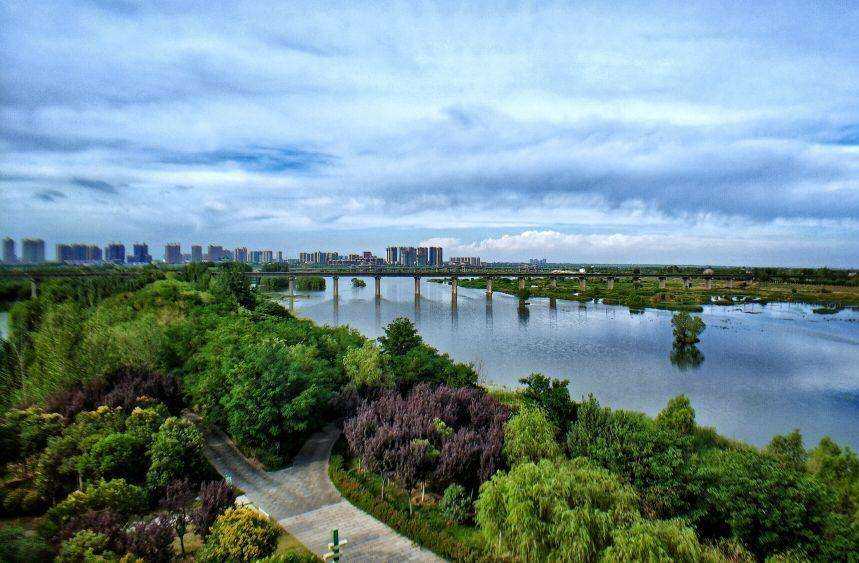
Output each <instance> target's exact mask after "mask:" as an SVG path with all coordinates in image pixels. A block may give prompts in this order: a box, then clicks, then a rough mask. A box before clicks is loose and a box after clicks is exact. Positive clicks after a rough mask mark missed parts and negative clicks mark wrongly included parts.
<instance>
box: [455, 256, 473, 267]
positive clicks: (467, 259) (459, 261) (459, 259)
mask: <svg viewBox="0 0 859 563" xmlns="http://www.w3.org/2000/svg"><path fill="white" fill-rule="evenodd" d="M450 263H451V265H452V266H471V267H477V268H479V267H480V257H479V256H456V257H454V258H451V259H450Z"/></svg>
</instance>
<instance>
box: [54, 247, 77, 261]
mask: <svg viewBox="0 0 859 563" xmlns="http://www.w3.org/2000/svg"><path fill="white" fill-rule="evenodd" d="M54 255H55V256H56V257H57V262H60V263H61V264H62V263H65V262H71V261H72V260H74V259H75V255H74V253H73V252H72V245H70V244H65V243H57V244H56V245H55V246H54Z"/></svg>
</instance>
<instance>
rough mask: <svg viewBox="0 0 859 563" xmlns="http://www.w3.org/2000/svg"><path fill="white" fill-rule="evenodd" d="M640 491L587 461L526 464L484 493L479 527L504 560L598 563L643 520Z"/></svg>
mask: <svg viewBox="0 0 859 563" xmlns="http://www.w3.org/2000/svg"><path fill="white" fill-rule="evenodd" d="M636 504H637V499H636V495H635V491H633V489H632V488H631V487H630V486H628V485H623V484H621V482H620V481H619V480H618V478H617V477H616V476H615V475H613V474H612V473H609V472H608V471H606V470H605V469H603V468H601V467H598V466H596V465H594V464H593V463H592V462H591V461H589V460H587V459H585V458H577V459H574V460H563V461H562V460H548V459H543V460H540V461H539V462H538V463H536V464H535V463H531V462H528V463H521V464H519V465H517V466H515V467H514V468H513V469H511V470H510V472H509V473H505V472H503V471H500V472H498V473H497V474H495V476H493V477H492V479H490V480H489V481H487V482H486V483H484V484H483V486H482V487H481V488H480V496H479V498H478V499H477V503H476V505H475V506H476V509H477V516H476V520H477V523H478V524H479V525H480V528H481V531H482V532H483V535H484V537H485V538H486V542H487V544H489V545H491V546H492V549H493V550H494V551H495V553H496V554H498V555H499V556H501V557H506V556H508V555H513V556H514V557H516V558H520V559H522V560H524V561H546V560H555V561H593V560H595V559H596V557H597V555H598V554H599V553H600V551H602V550H603V549H604V548H605V547H607V546H608V545H610V544H611V542H612V535H613V533H614V531H615V530H616V529H617V528H621V527H625V526H627V525H629V524H630V523H632V522H633V521H635V520H636V519H637V518H638V511H637V509H636Z"/></svg>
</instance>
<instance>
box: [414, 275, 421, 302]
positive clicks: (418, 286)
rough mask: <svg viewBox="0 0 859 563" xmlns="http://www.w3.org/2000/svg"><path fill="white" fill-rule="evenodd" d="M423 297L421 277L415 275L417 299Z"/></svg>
mask: <svg viewBox="0 0 859 563" xmlns="http://www.w3.org/2000/svg"><path fill="white" fill-rule="evenodd" d="M420 298H421V277H420V276H415V299H420Z"/></svg>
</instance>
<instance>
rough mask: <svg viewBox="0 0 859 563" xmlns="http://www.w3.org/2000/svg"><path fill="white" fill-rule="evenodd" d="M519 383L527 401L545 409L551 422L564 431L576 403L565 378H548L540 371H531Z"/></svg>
mask: <svg viewBox="0 0 859 563" xmlns="http://www.w3.org/2000/svg"><path fill="white" fill-rule="evenodd" d="M519 383H521V384H522V385H524V386H525V391H524V392H523V393H522V396H523V398H524V399H525V401H526V402H527V403H531V404H533V405H535V406H538V407H540V408H542V409H543V410H545V411H546V414H548V415H549V419H550V420H551V421H552V424H554V425H555V427H556V428H557V429H558V430H559V431H560V432H562V433H563V432H566V430H567V426H568V425H569V423H570V422H571V421H572V420H573V419H574V418H575V416H576V404H575V403H574V402H573V400H572V399H571V398H570V392H569V390H568V389H567V386H568V385H569V384H570V382H569V381H568V380H566V379H554V378H553V379H550V378H548V377H546V376H545V375H543V374H542V373H532V374H531V375H529V376H528V377H523V378H522V379H520V380H519Z"/></svg>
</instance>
